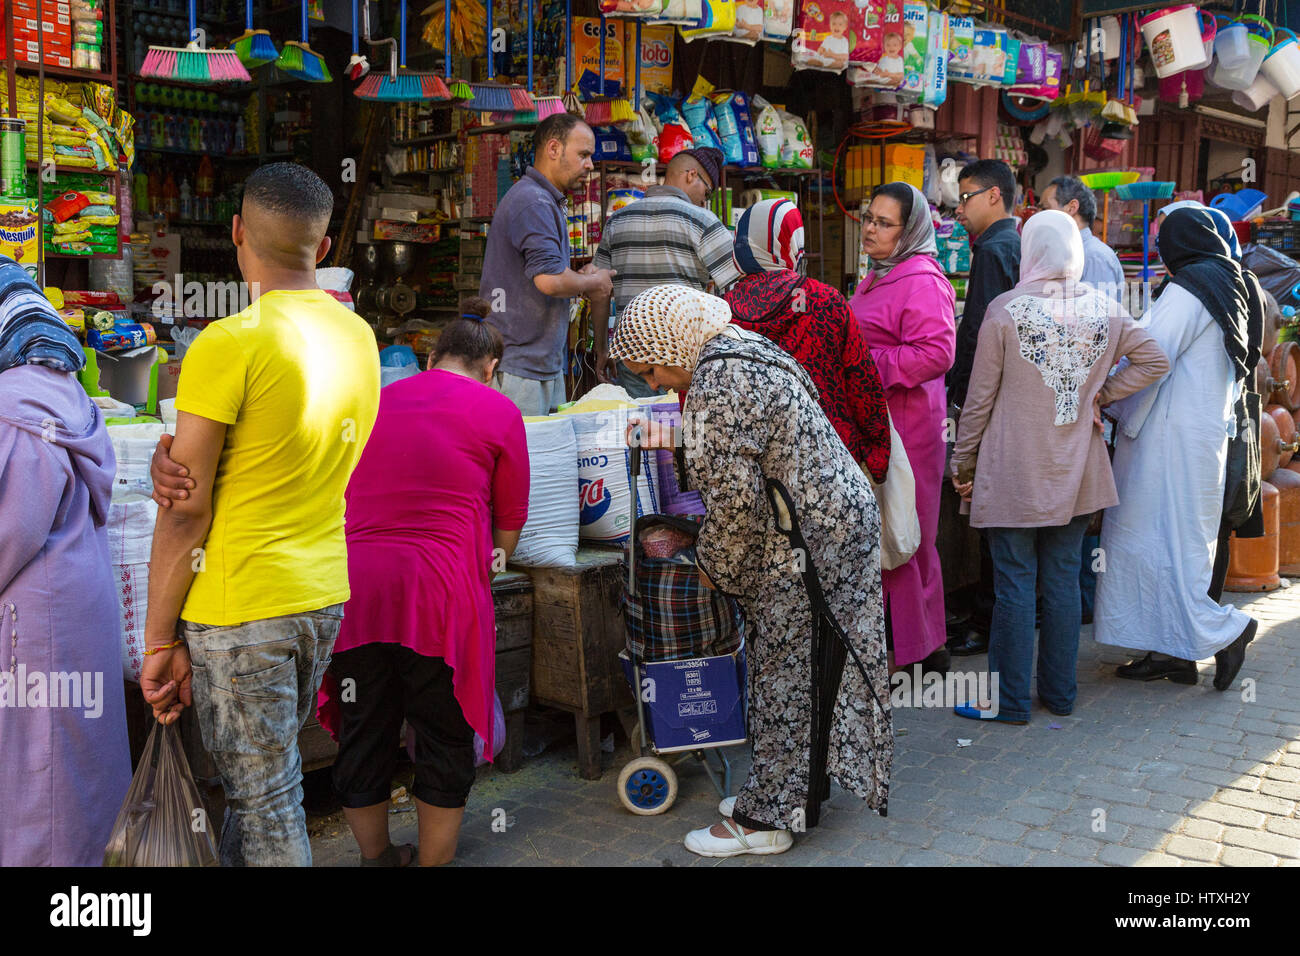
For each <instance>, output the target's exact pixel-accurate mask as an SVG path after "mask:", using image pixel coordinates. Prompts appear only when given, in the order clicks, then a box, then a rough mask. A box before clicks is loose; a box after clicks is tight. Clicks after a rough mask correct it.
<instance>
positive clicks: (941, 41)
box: [921, 9, 949, 109]
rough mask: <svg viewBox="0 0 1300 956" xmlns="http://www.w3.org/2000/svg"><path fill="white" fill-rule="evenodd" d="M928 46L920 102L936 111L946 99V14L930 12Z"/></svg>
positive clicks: (936, 11)
mask: <svg viewBox="0 0 1300 956" xmlns="http://www.w3.org/2000/svg"><path fill="white" fill-rule="evenodd" d="M929 19H930V23H929V29H930V45H929V47H927V49H926V53H925V64H926V65H925V86H924V88H923V89H922V90H921V102H922V103H923V104H925V105H926V106H929V107H932V108H934V109H938V108H939V107H940V106H942V105H943V102H944V100H946V99H947V98H948V32H949V31H948V14H946V13H941V12H940V11H938V10H933V9H932V10H931V11H930V17H929Z"/></svg>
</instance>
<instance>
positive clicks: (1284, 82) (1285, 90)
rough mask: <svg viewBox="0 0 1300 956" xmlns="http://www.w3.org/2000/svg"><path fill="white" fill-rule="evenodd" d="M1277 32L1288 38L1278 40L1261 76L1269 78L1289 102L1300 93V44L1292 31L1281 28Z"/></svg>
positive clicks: (1262, 68) (1260, 70) (1263, 65)
mask: <svg viewBox="0 0 1300 956" xmlns="http://www.w3.org/2000/svg"><path fill="white" fill-rule="evenodd" d="M1277 32H1278V33H1285V34H1286V37H1284V38H1283V39H1281V40H1278V42H1277V43H1275V44H1274V45H1273V49H1271V50H1269V51H1268V56H1266V57H1264V62H1263V64H1262V65H1261V66H1260V68H1259V75H1260V76H1263V77H1267V78H1268V81H1269V82H1270V83H1272V84H1273V86H1274V87H1276V88H1277V91H1278V92H1279V93H1281V94H1282V98H1283V99H1286V100H1289V99H1291V97H1293V96H1295V95H1296V94H1297V93H1300V43H1297V42H1296V36H1295V34H1294V33H1292V32H1291V31H1290V30H1287V29H1285V28H1279V29H1278V31H1277Z"/></svg>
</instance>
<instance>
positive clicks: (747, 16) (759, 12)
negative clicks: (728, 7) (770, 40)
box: [719, 0, 763, 46]
mask: <svg viewBox="0 0 1300 956" xmlns="http://www.w3.org/2000/svg"><path fill="white" fill-rule="evenodd" d="M719 39H722V40H730V41H731V42H733V43H745V44H748V45H749V46H753V45H754V44H755V43H757V42H758V41H759V40H761V39H763V0H736V26H735V29H733V30H732V31H731V36H729V37H720V38H719Z"/></svg>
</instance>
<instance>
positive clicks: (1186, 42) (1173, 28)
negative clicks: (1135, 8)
mask: <svg viewBox="0 0 1300 956" xmlns="http://www.w3.org/2000/svg"><path fill="white" fill-rule="evenodd" d="M1139 22H1140V23H1141V26H1142V37H1143V39H1144V40H1145V41H1146V45H1147V47H1148V48H1149V49H1150V51H1151V62H1152V63H1154V64H1155V67H1156V76H1160V77H1164V76H1171V75H1172V74H1174V73H1182V72H1183V71H1184V70H1194V69H1199V68H1200V67H1198V65H1197V64H1200V66H1201V67H1203V66H1204V65H1205V64H1204V62H1203V61H1204V59H1205V43H1204V41H1203V40H1202V39H1201V20H1200V17H1199V16H1198V15H1197V11H1196V7H1194V6H1192V5H1191V4H1183V5H1181V6H1177V7H1165V8H1164V9H1163V10H1157V11H1156V12H1155V13H1151V14H1148V15H1147V16H1145V17H1143V18H1142V19H1141V20H1140V21H1139Z"/></svg>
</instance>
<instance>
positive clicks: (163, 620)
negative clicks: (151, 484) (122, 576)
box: [140, 412, 227, 722]
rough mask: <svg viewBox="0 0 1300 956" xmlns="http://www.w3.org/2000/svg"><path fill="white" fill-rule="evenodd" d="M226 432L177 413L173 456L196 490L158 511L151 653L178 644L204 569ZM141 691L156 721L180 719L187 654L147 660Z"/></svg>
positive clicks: (178, 651)
mask: <svg viewBox="0 0 1300 956" xmlns="http://www.w3.org/2000/svg"><path fill="white" fill-rule="evenodd" d="M226 427H227V426H226V425H225V424H223V423H222V422H216V421H212V420H211V419H208V418H203V417H201V416H199V415H193V414H190V413H189V412H179V413H177V416H176V438H175V440H174V441H173V443H172V447H171V452H172V457H173V458H174V460H175V461H177V462H179V463H181V464H182V465H184V467H185V468H186V469H187V470H188V472H189V478H190V480H191V481H193V482H194V488H193V490H192V491H190V493H189V496H188V497H187V498H184V499H176V500H173V501H172V503H171V507H170V508H166V509H159V511H158V519H157V521H156V522H155V524H154V532H153V551H152V553H151V555H150V558H149V610H148V614H147V616H146V618H145V629H144V642H145V648H146V649H147V650H153V649H154V648H159V647H163V646H165V645H167V644H171V643H172V642H174V641H175V640H176V623H177V621H178V620H179V618H180V614H181V608H182V607H184V605H185V596H186V595H187V594H188V593H189V590H190V585H191V584H192V583H193V581H194V575H195V573H196V571H197V570H198V569H200V568H202V567H203V564H202V547H203V544H204V542H205V541H206V540H207V537H208V530H209V528H211V526H212V484H213V481H214V479H215V478H216V474H217V465H218V464H219V462H220V460H221V451H222V449H223V448H224V447H225V443H226ZM140 686H141V688H142V690H143V691H144V695H145V700H147V701H148V702H149V703H150V704H152V705H153V708H154V714H155V716H158V717H159V718H160V719H162V718H163V717H164V716H165V715H169V714H176V715H177V716H179V714H180V710H181V707H182V706H188V705H189V703H190V694H189V654H188V652H186V651H185V649H184V648H183V647H180V648H175V649H172V650H166V651H159V652H157V653H154V654H151V655H149V656H148V657H146V658H145V663H144V670H143V672H142V673H141V675H140ZM178 696H179V698H180V700H179V703H178V702H177V697H178ZM174 719H176V718H175V717H172V718H171V720H174ZM167 722H170V721H167Z"/></svg>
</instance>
